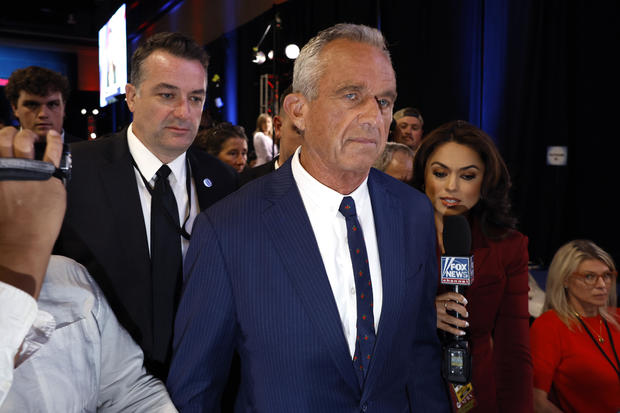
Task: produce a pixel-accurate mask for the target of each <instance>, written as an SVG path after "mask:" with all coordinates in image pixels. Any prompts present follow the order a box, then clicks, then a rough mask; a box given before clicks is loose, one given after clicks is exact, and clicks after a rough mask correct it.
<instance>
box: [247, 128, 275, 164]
mask: <svg viewBox="0 0 620 413" xmlns="http://www.w3.org/2000/svg"><path fill="white" fill-rule="evenodd" d="M253 143H254V152H256V163H255V164H254V166H259V165H262V164H265V163H267V162H269V161H270V160H272V159H273V158H275V157H276V155H278V154H279V153H280V149H279V148H278V145H274V143H273V139H272V138H271V137H270V136H269V135H266V134H264V133H263V132H256V133H254V139H253Z"/></svg>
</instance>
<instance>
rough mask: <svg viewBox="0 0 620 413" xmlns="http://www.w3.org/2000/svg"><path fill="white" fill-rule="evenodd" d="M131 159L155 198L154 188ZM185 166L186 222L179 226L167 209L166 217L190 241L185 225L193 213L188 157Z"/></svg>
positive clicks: (190, 172) (132, 160) (190, 171)
mask: <svg viewBox="0 0 620 413" xmlns="http://www.w3.org/2000/svg"><path fill="white" fill-rule="evenodd" d="M129 157H130V158H131V163H132V164H133V167H134V168H136V171H138V174H140V178H142V181H143V182H144V186H145V187H146V190H147V191H149V194H150V195H151V196H153V188H152V187H151V185H150V184H149V181H147V179H146V178H145V177H144V175H142V172H140V168H138V165H136V161H135V160H134V159H133V156H131V155H129ZM185 166H186V171H187V172H186V173H185V188H186V190H187V207H188V208H187V216H186V217H185V221H183V225H182V226H177V225H176V220H175V219H174V218H173V217H172V216H171V215H170V212H169V211H168V210H167V209H165V211H166V216H167V217H168V219H169V220H170V222H171V223H172V225H173V226H176V227H177V228H176V230H177V232H178V233H179V235H181V236H182V237H183V238H185V239H186V240H188V241H189V240H190V238H191V235H190V234H189V233H188V232H187V230H186V229H185V225H186V224H187V221H188V220H189V215H190V213H191V211H192V187H191V185H192V170H191V168H190V165H189V159H187V156H186V157H185Z"/></svg>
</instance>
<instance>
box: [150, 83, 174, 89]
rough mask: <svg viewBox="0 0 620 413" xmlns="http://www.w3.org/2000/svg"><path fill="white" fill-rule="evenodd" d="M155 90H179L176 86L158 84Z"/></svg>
mask: <svg viewBox="0 0 620 413" xmlns="http://www.w3.org/2000/svg"><path fill="white" fill-rule="evenodd" d="M155 89H179V87H178V86H175V85H171V84H169V83H163V82H162V83H158V84H157V85H155Z"/></svg>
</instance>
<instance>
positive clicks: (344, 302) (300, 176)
mask: <svg viewBox="0 0 620 413" xmlns="http://www.w3.org/2000/svg"><path fill="white" fill-rule="evenodd" d="M300 151H301V148H297V150H296V151H295V154H294V155H293V159H292V163H291V168H292V171H293V178H294V179H295V182H296V183H297V188H299V193H300V194H301V199H302V201H303V203H304V207H305V208H306V212H307V213H308V218H310V224H311V225H312V230H313V232H314V236H315V238H316V241H317V244H318V246H319V252H320V253H321V258H322V259H323V265H324V266H325V272H326V273H327V278H328V279H329V284H330V285H331V288H332V292H333V294H334V299H335V300H336V305H337V307H338V312H339V314H340V321H341V322H342V329H343V331H344V335H345V337H346V339H347V343H348V344H349V352H350V353H351V358H353V354H354V353H355V339H356V335H357V327H356V323H357V298H356V295H355V280H354V277H353V263H352V262H351V255H350V252H349V244H348V240H347V226H346V222H345V218H344V216H343V215H342V214H341V213H340V211H338V208H339V207H340V203H341V202H342V199H343V198H344V197H345V196H347V195H342V194H340V193H338V192H336V191H334V190H333V189H331V188H328V187H327V186H325V185H323V184H322V183H320V182H319V181H317V180H316V179H315V178H314V177H312V175H310V174H309V173H308V172H307V171H306V170H305V169H304V168H303V166H302V165H301V163H300V162H299V153H300ZM348 196H351V197H352V198H353V200H354V201H355V209H356V212H357V219H358V220H359V223H360V226H361V227H362V233H363V234H364V242H365V244H366V251H367V253H368V265H369V268H370V280H371V283H372V296H373V316H374V322H375V332H377V331H379V330H378V327H379V317H380V315H381V304H382V302H383V284H382V283H381V263H380V262H379V246H378V244H377V234H376V231H375V219H374V217H373V212H372V204H371V202H370V195H369V193H368V178H366V179H365V180H364V182H363V183H362V184H361V185H360V186H359V187H358V188H357V189H356V190H355V191H353V192H352V193H351V194H349V195H348Z"/></svg>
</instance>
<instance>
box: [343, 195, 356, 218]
mask: <svg viewBox="0 0 620 413" xmlns="http://www.w3.org/2000/svg"><path fill="white" fill-rule="evenodd" d="M338 211H340V213H341V214H342V215H344V216H345V217H351V216H357V213H356V212H355V201H354V200H353V198H351V197H350V196H345V197H344V198H342V202H341V203H340V208H338Z"/></svg>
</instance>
